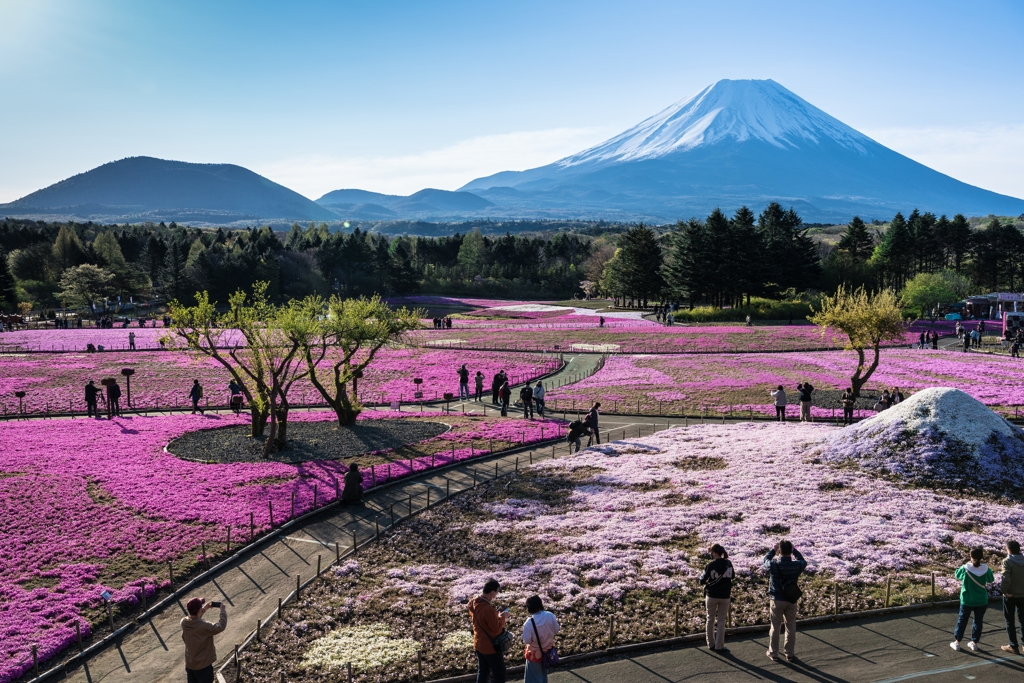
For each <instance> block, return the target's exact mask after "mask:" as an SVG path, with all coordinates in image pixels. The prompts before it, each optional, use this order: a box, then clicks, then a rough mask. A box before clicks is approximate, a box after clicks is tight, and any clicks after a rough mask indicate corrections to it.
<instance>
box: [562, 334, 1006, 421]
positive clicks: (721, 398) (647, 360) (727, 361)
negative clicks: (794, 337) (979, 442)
mask: <svg viewBox="0 0 1024 683" xmlns="http://www.w3.org/2000/svg"><path fill="white" fill-rule="evenodd" d="M855 367H856V355H855V354H853V353H852V352H847V351H815V352H799V353H775V354H709V355H703V356H653V355H648V356H625V355H616V356H611V357H609V358H608V360H607V361H606V363H605V365H604V367H603V368H602V369H601V370H599V371H598V372H597V373H595V374H593V375H591V376H590V377H588V378H586V379H584V380H582V381H580V382H577V383H575V384H572V385H569V386H566V387H564V388H558V389H554V390H552V391H550V392H549V393H548V400H549V401H550V400H554V399H576V400H582V401H595V400H598V401H620V402H623V401H624V402H627V403H635V402H636V401H637V400H638V399H639V400H641V401H642V402H643V403H646V404H648V405H649V404H650V403H651V402H657V401H658V400H662V401H673V400H676V401H681V402H683V403H686V404H689V405H698V406H709V407H712V408H715V409H721V408H727V407H733V408H736V409H741V410H744V411H745V410H747V409H752V410H755V411H757V412H763V413H770V412H773V411H774V408H772V406H771V399H770V397H769V396H768V390H769V389H770V388H774V387H776V386H778V385H780V384H781V385H783V386H784V387H785V388H786V390H787V391H790V390H792V392H791V394H792V395H791V396H790V397H789V402H790V403H791V404H795V402H796V392H795V389H796V385H797V384H798V383H800V382H805V381H806V382H810V383H811V384H813V385H814V386H815V387H817V388H819V389H837V390H838V389H844V388H846V387H847V386H848V385H849V377H850V375H852V374H853V371H854V369H855ZM655 378H657V379H655ZM652 380H654V381H652ZM894 386H895V387H899V388H900V389H901V390H902V391H903V392H904V393H912V392H913V391H915V390H918V389H922V388H925V387H930V386H950V387H954V388H957V389H961V390H962V391H965V392H967V393H968V394H970V395H972V396H973V397H974V398H976V399H978V400H979V401H981V402H982V403H984V404H986V405H990V406H1013V405H1020V404H1024V364H1022V363H1021V361H1020V360H1019V359H1016V358H1009V357H1007V356H996V355H992V354H981V353H961V352H949V351H931V350H924V351H921V350H916V349H913V350H912V349H888V350H885V351H883V352H882V355H881V362H880V363H879V366H878V369H877V370H876V371H875V373H874V374H873V375H872V376H871V379H870V381H869V382H868V385H867V387H866V388H865V391H867V392H870V393H871V394H872V395H875V394H877V393H878V392H880V391H881V390H882V389H883V388H891V387H894ZM672 392H675V393H677V394H679V395H681V396H683V397H684V398H677V399H672V398H669V396H671V395H672ZM792 410H793V411H797V410H798V408H797V406H796V405H792ZM812 413H814V414H815V415H817V416H827V415H831V411H830V410H824V409H820V408H817V407H815V408H813V409H812Z"/></svg>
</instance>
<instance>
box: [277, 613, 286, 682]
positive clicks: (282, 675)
mask: <svg viewBox="0 0 1024 683" xmlns="http://www.w3.org/2000/svg"><path fill="white" fill-rule="evenodd" d="M283 602H284V601H283V600H282V599H281V598H278V599H277V618H278V619H280V618H281V605H282V603H283ZM281 678H284V674H281Z"/></svg>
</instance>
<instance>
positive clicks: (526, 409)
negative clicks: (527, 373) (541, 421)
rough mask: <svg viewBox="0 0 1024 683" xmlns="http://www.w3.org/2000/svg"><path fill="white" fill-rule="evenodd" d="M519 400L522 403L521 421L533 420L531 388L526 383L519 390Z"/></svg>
mask: <svg viewBox="0 0 1024 683" xmlns="http://www.w3.org/2000/svg"><path fill="white" fill-rule="evenodd" d="M519 400H520V401H522V402H523V419H524V420H526V419H530V420H532V419H533V388H532V387H531V386H530V383H529V382H527V383H526V386H524V387H523V388H522V389H520V390H519Z"/></svg>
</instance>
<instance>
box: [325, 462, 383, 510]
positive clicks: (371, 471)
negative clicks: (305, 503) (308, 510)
mask: <svg viewBox="0 0 1024 683" xmlns="http://www.w3.org/2000/svg"><path fill="white" fill-rule="evenodd" d="M370 471H371V472H372V471H373V470H372V469H371V470H370ZM313 509H314V510H315V509H316V484H313Z"/></svg>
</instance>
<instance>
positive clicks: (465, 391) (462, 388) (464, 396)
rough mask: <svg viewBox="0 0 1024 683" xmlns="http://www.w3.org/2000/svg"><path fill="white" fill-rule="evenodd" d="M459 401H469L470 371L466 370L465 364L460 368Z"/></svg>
mask: <svg viewBox="0 0 1024 683" xmlns="http://www.w3.org/2000/svg"><path fill="white" fill-rule="evenodd" d="M459 400H460V401H468V400H469V370H467V369H466V364H465V363H463V364H462V367H461V368H459Z"/></svg>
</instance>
